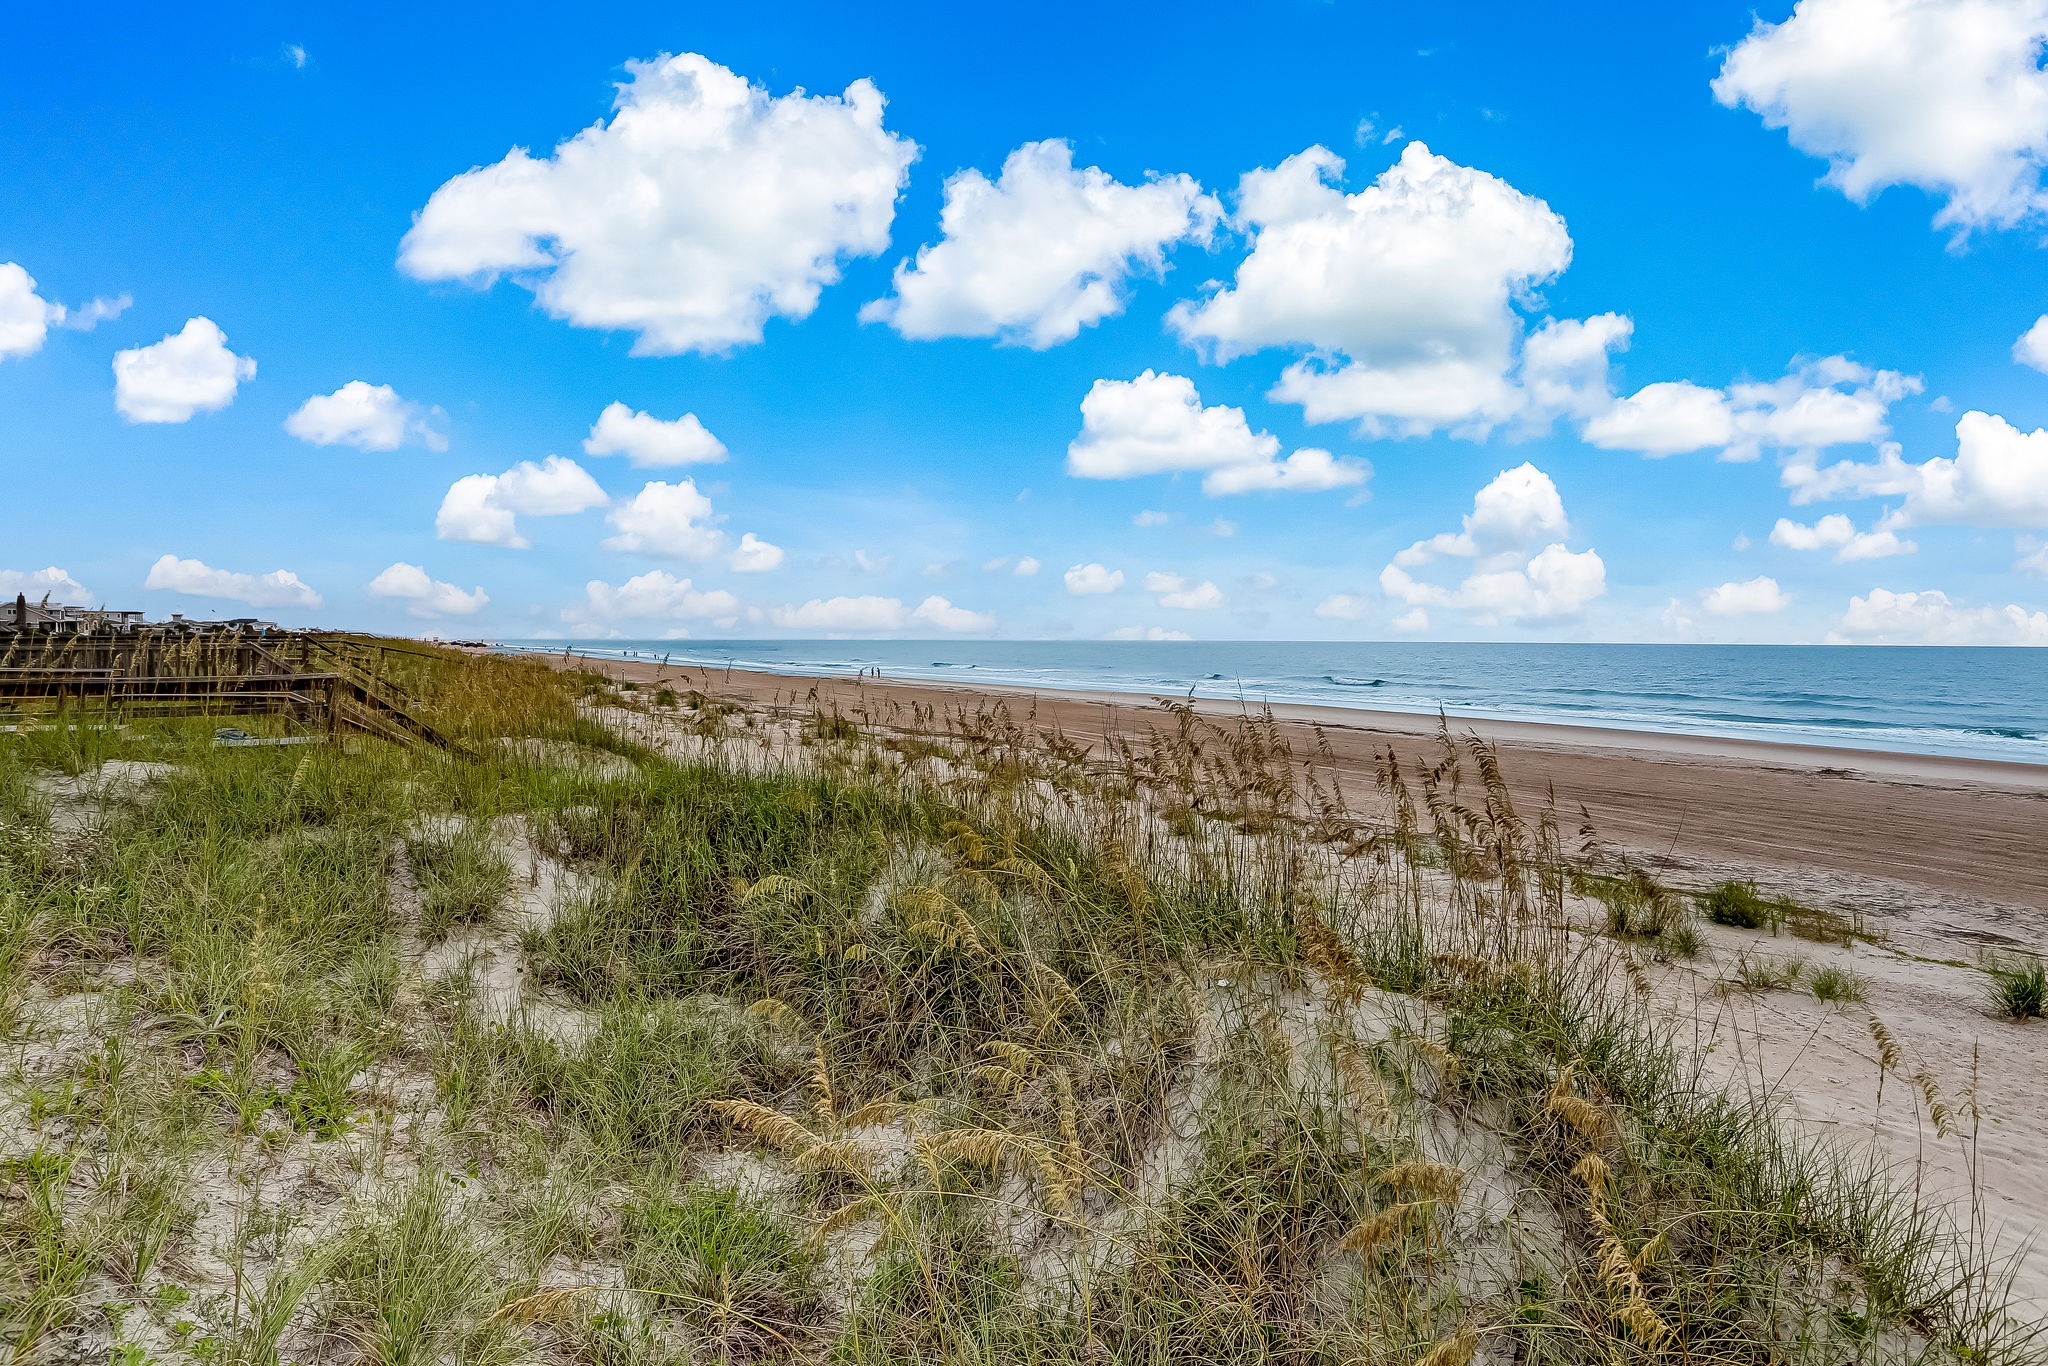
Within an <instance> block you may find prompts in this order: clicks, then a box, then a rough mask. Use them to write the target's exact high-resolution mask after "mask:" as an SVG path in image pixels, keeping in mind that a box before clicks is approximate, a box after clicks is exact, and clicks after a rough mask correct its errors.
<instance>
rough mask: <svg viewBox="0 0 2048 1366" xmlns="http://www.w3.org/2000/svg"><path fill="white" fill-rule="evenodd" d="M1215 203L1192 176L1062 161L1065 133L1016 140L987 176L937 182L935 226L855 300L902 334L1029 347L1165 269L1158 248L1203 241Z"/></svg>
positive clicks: (1092, 318) (1064, 333) (1096, 315)
mask: <svg viewBox="0 0 2048 1366" xmlns="http://www.w3.org/2000/svg"><path fill="white" fill-rule="evenodd" d="M1221 213H1222V210H1221V207H1220V206H1219V205H1218V204H1217V203H1216V201H1215V200H1214V199H1213V198H1211V197H1210V196H1208V195H1205V194H1203V193H1202V187H1201V186H1200V185H1198V184H1197V183H1196V182H1195V181H1194V180H1193V179H1191V178H1190V177H1188V176H1184V175H1173V176H1165V177H1154V178H1153V179H1151V180H1148V181H1146V182H1145V183H1144V184H1142V185H1125V184H1123V183H1121V182H1119V181H1117V180H1115V179H1113V178H1112V177H1111V176H1110V175H1109V174H1108V173H1107V172H1106V171H1103V170H1101V169H1100V168H1098V167H1094V166H1090V167H1088V168H1087V169H1085V170H1079V171H1077V170H1075V169H1074V149H1073V147H1072V146H1070V145H1069V144H1068V143H1066V142H1065V141H1062V140H1060V139H1053V140H1050V141H1047V142H1028V143H1026V144H1024V145H1023V146H1022V147H1019V148H1018V149H1017V150H1016V151H1014V152H1012V153H1010V155H1009V157H1008V159H1006V160H1005V161H1004V162H1003V169H1002V173H1001V175H1000V176H998V177H997V179H996V180H995V181H994V182H991V181H990V180H989V178H988V177H987V176H985V175H983V174H982V173H981V172H980V171H976V170H967V171H962V172H960V173H959V174H958V175H955V176H954V177H953V178H952V179H950V180H948V181H947V182H946V204H945V208H944V209H943V210H941V212H940V215H939V226H940V229H941V230H942V231H943V233H944V234H945V235H944V237H943V239H942V240H941V241H940V242H939V243H938V244H937V245H935V246H928V247H922V248H919V250H918V253H917V262H916V264H915V265H911V264H910V263H908V262H906V263H904V264H902V265H899V266H897V268H896V279H895V288H896V293H895V296H894V297H893V298H887V299H877V300H875V301H874V302H873V303H871V304H869V305H868V306H867V307H865V308H863V309H862V310H861V318H862V319H863V320H864V321H880V322H886V323H888V324H889V325H890V326H892V327H894V328H895V329H896V330H897V331H898V332H900V333H902V334H903V335H904V336H906V337H913V338H917V339H920V340H923V339H928V338H932V337H998V338H1000V339H1002V340H1004V341H1008V342H1020V343H1022V344H1024V345H1026V346H1029V347H1032V348H1034V349H1043V348H1045V347H1048V346H1056V345H1058V344H1059V343H1060V342H1064V341H1072V340H1073V339H1074V337H1075V336H1077V335H1079V333H1080V331H1081V329H1082V328H1084V327H1092V326H1094V325H1095V324H1096V323H1098V322H1100V321H1101V320H1102V319H1104V318H1106V317H1109V316H1111V315H1112V314H1115V313H1120V312H1122V311H1123V307H1124V289H1123V285H1124V281H1125V280H1126V279H1127V278H1129V277H1130V276H1131V275H1132V274H1134V273H1136V272H1137V271H1140V270H1144V271H1148V272H1151V273H1152V274H1155V275H1156V274H1158V273H1160V272H1162V271H1163V270H1164V269H1165V265H1166V249H1167V248H1168V247H1169V246H1171V245H1173V244H1174V243H1176V242H1178V241H1181V240H1182V239H1184V238H1193V239H1195V240H1197V241H1201V242H1205V243H1206V242H1207V241H1208V240H1209V236H1210V233H1211V231H1212V229H1213V228H1214V226H1215V224H1216V220H1217V218H1218V217H1219V216H1220V215H1221Z"/></svg>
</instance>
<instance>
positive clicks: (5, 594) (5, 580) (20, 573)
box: [0, 564, 93, 607]
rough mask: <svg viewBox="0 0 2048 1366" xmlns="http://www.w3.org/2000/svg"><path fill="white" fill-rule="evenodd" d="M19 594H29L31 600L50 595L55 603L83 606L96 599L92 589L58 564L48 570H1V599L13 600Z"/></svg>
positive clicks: (39, 599) (23, 595)
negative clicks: (93, 598)
mask: <svg viewBox="0 0 2048 1366" xmlns="http://www.w3.org/2000/svg"><path fill="white" fill-rule="evenodd" d="M16 596H21V597H25V598H27V599H28V600H29V601H30V602H41V601H42V600H43V599H44V598H48V599H50V601H52V602H62V603H69V604H71V605H72V606H74V607H83V606H85V605H86V604H87V603H89V602H91V601H92V597H93V594H92V590H91V589H90V588H87V587H86V586H85V585H84V584H82V583H80V582H79V581H78V580H77V579H74V578H72V577H71V576H70V575H69V574H67V573H65V572H64V571H63V570H61V569H59V568H58V567H57V566H56V565H54V564H53V565H51V566H49V567H48V568H47V569H35V570H23V569H0V598H6V599H9V600H12V599H13V598H15V597H16Z"/></svg>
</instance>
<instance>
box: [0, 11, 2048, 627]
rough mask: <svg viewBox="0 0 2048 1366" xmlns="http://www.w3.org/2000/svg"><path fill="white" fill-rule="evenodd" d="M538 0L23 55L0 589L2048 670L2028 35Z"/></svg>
mask: <svg viewBox="0 0 2048 1366" xmlns="http://www.w3.org/2000/svg"><path fill="white" fill-rule="evenodd" d="M601 8H602V11H603V12H602V13H597V14H592V15H590V16H589V17H584V16H581V15H579V16H577V17H574V18H564V17H563V14H562V12H561V11H560V10H559V9H558V8H556V7H550V8H548V9H545V10H544V9H541V8H539V7H537V6H536V7H527V6H521V5H509V6H508V5H498V6H493V7H491V8H490V9H489V10H484V9H481V8H477V9H474V10H468V11H464V10H460V9H456V8H449V7H431V9H430V10H428V9H422V8H420V7H407V8H406V9H403V10H399V9H395V8H394V9H386V8H383V7H379V6H374V5H372V6H363V7H358V8H356V9H353V10H351V11H349V12H348V13H347V14H346V15H345V16H344V15H342V14H340V13H338V12H337V13H335V14H332V15H322V14H319V13H316V12H314V11H312V10H306V9H284V8H279V7H275V6H255V5H241V6H236V5H225V6H217V7H211V8H210V9H209V10H208V11H207V12H206V13H204V14H197V15H195V14H191V13H186V12H179V13H175V14H173V13H170V12H167V11H163V10H161V9H160V8H143V7H135V8H133V9H132V10H127V11H123V12H120V13H118V14H109V13H105V12H102V13H100V14H98V15H95V16H94V17H93V18H92V19H91V20H90V21H88V20H86V19H84V18H82V17H73V16H69V15H65V14H62V13H60V11H58V10H56V9H51V8H48V7H45V9H44V10H42V11H39V12H37V13H35V14H31V15H24V16H23V17H22V20H21V23H22V25H23V27H21V28H20V29H19V30H18V31H17V34H16V39H15V41H13V42H12V43H10V44H9V45H8V46H7V47H6V49H5V50H4V51H0V127H4V128H5V130H6V131H5V133H4V135H0V182H4V183H5V184H6V185H7V186H8V187H9V193H8V194H7V195H6V196H5V198H4V200H0V262H5V263H12V266H13V267H14V268H13V269H9V268H7V267H0V487H4V488H5V489H7V490H8V492H7V493H5V494H0V499H5V500H6V501H7V503H8V504H9V505H10V506H9V510H8V511H7V513H6V515H5V518H4V520H0V588H5V589H6V590H7V591H8V592H9V593H10V594H11V593H12V592H14V591H22V590H25V591H29V592H30V593H31V596H34V595H36V594H37V593H39V592H41V591H43V590H45V589H50V590H53V591H54V593H55V596H57V597H58V598H60V599H62V598H72V599H76V598H78V597H80V596H81V595H84V596H87V597H89V598H90V599H91V600H94V601H101V602H105V603H108V604H110V605H115V606H123V607H126V606H141V607H145V608H147V609H148V610H150V611H151V612H152V613H153V614H161V613H165V612H169V611H185V612H187V613H191V614H207V613H212V614H217V615H222V616H236V615H248V614H255V615H262V616H268V617H273V618H276V619H279V620H284V621H288V622H293V623H309V624H310V623H326V624H336V625H347V626H353V627H377V628H385V629H395V630H405V631H410V632H422V633H424V632H434V633H440V634H447V635H469V634H482V635H492V636H501V637H505V638H516V637H531V636H562V635H569V636H579V637H593V636H601V635H621V636H630V637H653V636H663V635H683V634H688V635H695V636H707V637H712V636H715V637H731V636H788V635H808V634H842V633H853V634H859V633H867V634H879V635H887V636H924V635H934V636H936V635H944V634H949V633H953V634H968V635H982V634H996V635H1001V636H1009V637H1081V638H1092V637H1103V636H1107V635H1111V634H1113V633H1121V634H1146V633H1163V634H1185V635H1189V636H1192V637H1194V638H1197V639H1200V638H1217V639H1221V638H1261V637H1270V638H1287V639H1301V638H1361V639H1383V638H1390V637H1398V636H1409V637H1415V638H1422V639H1508V640H1512V639H1548V640H1729V641H1818V640H1825V639H1837V640H1843V641H1873V642H1876V641H1902V642H1903V641H1925V642H1934V643H1943V642H1948V643H2015V644H2018V643H2036V644H2039V643H2048V551H2044V550H2043V549H2042V544H2043V542H2042V540H2041V539H2040V538H2042V537H2043V536H2048V435H2043V434H2041V433H2040V432H2039V431H2038V430H2037V429H2039V428H2041V427H2043V426H2044V425H2048V374H2044V373H2043V370H2044V369H2048V327H2044V328H2043V330H2042V331H2041V332H2040V333H2038V334H2033V341H2034V342H2035V343H2037V344H2034V345H2029V344H2028V343H2027V342H2026V341H2024V340H2023V338H2024V337H2026V336H2027V335H2028V334H2029V329H2030V328H2032V327H2033V325H2034V323H2035V321H2036V320H2037V319H2038V318H2040V317H2041V315H2042V312H2043V310H2044V309H2048V253H2044V251H2043V225H2044V217H2048V195H2044V193H2043V191H2042V188H2041V184H2040V167H2041V165H2042V163H2043V161H2044V160H2048V112H2044V111H2048V76H2044V75H2043V73H2042V72H2041V69H2040V61H2041V56H2042V52H2043V44H2044V41H2048V7H2044V4H2043V3H2042V0H1972V3H1971V4H1969V5H1961V4H1954V3H1943V2H1942V0H1803V3H1801V4H1800V5H1799V6H1798V7H1797V9H1796V10H1795V9H1794V8H1793V7H1792V6H1791V5H1789V4H1787V3H1783V0H1780V3H1776V4H1765V5H1763V6H1761V7H1759V8H1757V9H1755V10H1752V8H1751V7H1750V6H1748V5H1738V4H1718V3H1695V4H1689V5H1684V6H1641V5H1633V4H1585V5H1580V6H1575V7H1571V9H1570V10H1569V11H1558V10H1556V9H1554V8H1547V7H1538V6H1527V5H1511V4H1498V5H1496V4H1480V3H1470V4H1457V5H1449V6H1441V5H1439V6H1421V5H1368V4H1362V3H1353V2H1352V0H1276V2H1275V3H1268V4H1261V5H1224V4H1195V5H1183V6H1178V7H1174V8H1173V9H1172V10H1171V12H1170V14H1169V12H1167V11H1162V10H1160V9H1159V8H1158V7H1156V6H1144V7H1139V6H1117V5H1113V4H1112V5H1103V4H1099V3H1098V4H1091V5H1087V6H1081V5H1064V4H1046V5H1038V6H1032V7H1029V9H1028V10H1026V9H1022V8H1020V9H1018V10H1016V11H1015V12H1014V13H1012V14H1010V15H991V14H988V13H982V12H975V13H967V12H964V11H963V10H962V9H961V7H958V6H952V5H946V6H940V5H924V4H909V5H897V6H893V7H890V8H889V9H887V10H886V11H884V10H881V9H879V8H875V7H848V6H813V5H783V6H777V7H751V8H749V7H734V6H700V5H668V6H660V7H655V6H642V5H630V4H622V5H612V6H605V7H601ZM856 82H866V83H867V84H866V85H863V86H855V83H856ZM850 88H851V89H850ZM622 90H623V93H621V92H622ZM798 91H801V92H803V93H802V94H798V93H797V92H798ZM579 135H581V136H580V138H579ZM572 138H577V139H578V142H577V143H576V144H575V145H574V146H573V147H571V148H567V149H564V150H559V151H558V148H560V147H561V145H562V144H564V143H565V142H566V141H567V140H569V139H572ZM1051 140H1064V145H1060V144H1058V143H1056V142H1053V141H1051ZM515 148H523V149H525V152H524V153H523V154H521V155H520V156H518V157H515V158H513V159H512V160H511V161H509V162H508V161H507V158H508V154H511V153H512V152H513V149H515ZM1318 148H1319V149H1323V150H1322V151H1320V152H1318V151H1311V149H1318ZM1339 159H1341V161H1342V168H1341V170H1340V169H1339V168H1338V166H1337V162H1338V160H1339ZM477 168H483V169H482V170H480V171H478V173H477V174H476V175H468V174H466V173H470V172H472V171H473V170H476V169H477ZM969 172H971V173H974V174H972V175H971V176H969V177H968V178H967V179H960V178H958V177H960V176H962V174H963V173H969ZM1248 176H1249V179H1247V178H1246V177H1248ZM942 213H944V214H946V215H947V217H946V219H945V222H944V225H943V227H942V221H941V215H942ZM409 234H410V236H409ZM920 248H931V249H933V250H932V251H931V252H930V254H929V255H928V256H926V257H924V258H923V259H922V262H921V263H919V262H918V253H919V250H920ZM906 261H910V262H913V264H912V265H908V266H906V265H905V264H904V263H905V262H906ZM30 281H32V284H31V283H29V282H30ZM124 300H125V301H126V302H125V304H124V302H123V301H124ZM95 301H97V302H95ZM878 301H879V302H878ZM194 320H198V321H196V322H195V321H194ZM167 339H175V340H168V341H167ZM117 356H118V357H120V358H121V359H119V360H117ZM252 367H253V373H252ZM117 376H119V378H118V379H117ZM309 400H313V401H314V402H313V403H312V404H311V405H310V406H308V404H309ZM1084 401H1086V402H1087V403H1088V408H1087V410H1086V412H1085V415H1084V408H1083V404H1084ZM614 404H619V405H623V407H621V408H618V409H615V410H613V422H612V425H610V426H608V427H607V428H605V432H606V434H607V436H606V437H600V436H594V435H593V428H594V427H597V426H598V424H599V420H600V415H601V414H603V413H605V412H606V411H607V409H610V408H611V405H614ZM641 414H644V415H645V417H644V418H643V417H638V416H637V415H641ZM686 414H687V415H692V416H693V417H694V419H695V420H694V421H692V422H688V423H684V422H683V419H684V417H685V415H686ZM587 442H588V443H591V444H592V445H594V446H596V447H598V448H599V449H600V450H605V449H609V450H612V451H614V452H615V453H609V454H605V453H592V452H591V451H590V450H588V449H586V443H587ZM1304 450H1306V451H1308V452H1310V454H1308V455H1306V456H1297V455H1296V452H1300V451H1304ZM721 451H722V453H723V458H719V459H710V458H706V457H709V456H717V455H719V454H720V452H721ZM1731 456H1732V457H1735V458H1729V457H1731ZM549 457H560V458H561V459H560V460H558V461H555V462H553V463H547V462H548V460H549ZM663 461H669V462H681V463H659V462H663ZM522 462H534V463H533V464H532V465H530V466H527V467H525V468H524V469H522ZM565 462H566V463H565ZM508 472H512V473H510V474H509V475H508ZM478 476H481V478H478ZM465 481H466V482H465ZM1475 499H1476V500H1477V502H1476V503H1475ZM1033 566H1035V572H1019V570H1020V568H1023V569H1031V568H1032V567H1033ZM1090 589H1094V590H1100V591H1085V590H1090Z"/></svg>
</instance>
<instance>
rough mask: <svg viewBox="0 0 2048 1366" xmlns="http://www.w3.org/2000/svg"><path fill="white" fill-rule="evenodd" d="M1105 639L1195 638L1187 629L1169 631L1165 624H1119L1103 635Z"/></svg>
mask: <svg viewBox="0 0 2048 1366" xmlns="http://www.w3.org/2000/svg"><path fill="white" fill-rule="evenodd" d="M1103 639H1104V640H1149V641H1155V642H1157V641H1172V640H1193V639H1194V637H1193V636H1191V635H1189V634H1188V633H1187V632H1186V631H1169V630H1167V629H1166V628H1165V627H1164V626H1119V627H1117V628H1116V629H1115V630H1114V631H1111V632H1110V633H1109V634H1108V635H1106V636H1104V637H1103Z"/></svg>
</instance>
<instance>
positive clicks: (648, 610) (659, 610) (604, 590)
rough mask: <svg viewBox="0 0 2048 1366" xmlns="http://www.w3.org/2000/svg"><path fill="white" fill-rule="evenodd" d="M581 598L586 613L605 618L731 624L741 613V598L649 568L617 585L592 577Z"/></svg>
mask: <svg viewBox="0 0 2048 1366" xmlns="http://www.w3.org/2000/svg"><path fill="white" fill-rule="evenodd" d="M583 598H584V601H583V610H584V611H585V612H587V613H588V614H589V615H591V616H594V617H597V618H599V619H601V620H607V621H610V620H616V619H618V618H620V617H659V618H663V619H666V620H678V621H700V620H715V621H719V622H721V623H724V624H730V623H731V622H733V621H735V620H737V619H738V618H739V613H740V600H739V599H738V598H736V597H734V596H733V595H732V594H731V593H728V592H726V591H725V590H724V589H722V588H714V589H709V590H706V589H701V588H698V587H697V586H696V585H695V584H693V583H691V582H690V581H689V580H688V579H679V578H676V577H675V576H674V575H673V574H669V573H667V572H665V571H663V570H660V569H650V570H648V571H647V572H646V573H645V574H638V575H635V576H634V577H632V578H630V579H627V580H626V581H625V582H624V583H622V584H617V585H613V584H609V583H606V582H605V581H604V580H602V579H592V580H590V582H588V583H586V584H584V585H583ZM565 615H574V613H569V614H565Z"/></svg>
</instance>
